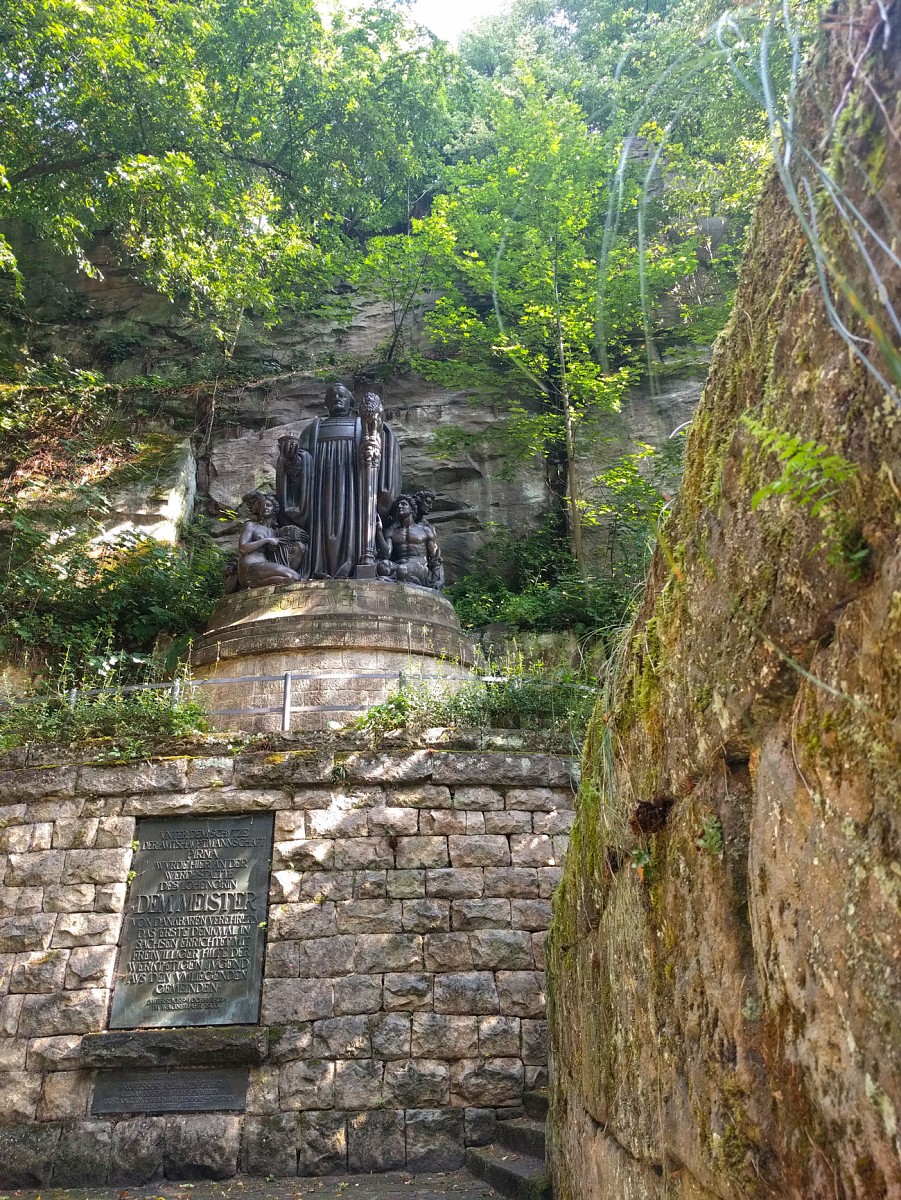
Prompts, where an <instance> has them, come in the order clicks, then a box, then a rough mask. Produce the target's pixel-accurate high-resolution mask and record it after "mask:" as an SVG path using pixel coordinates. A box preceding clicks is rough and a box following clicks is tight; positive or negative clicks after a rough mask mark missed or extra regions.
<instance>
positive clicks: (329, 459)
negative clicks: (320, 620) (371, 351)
mask: <svg viewBox="0 0 901 1200" xmlns="http://www.w3.org/2000/svg"><path fill="white" fill-rule="evenodd" d="M325 405H326V409H327V410H328V416H326V417H317V418H316V419H315V420H314V421H311V422H310V424H309V425H307V427H306V428H305V429H304V430H303V431H302V432H301V433H298V434H294V433H289V434H285V435H284V436H283V437H281V438H279V442H278V448H279V456H278V463H277V465H276V471H275V495H274V496H273V495H268V494H266V493H263V492H259V491H255V492H248V494H247V495H246V496H245V497H244V503H245V504H246V506H247V507H248V508H249V509H250V511H251V513H252V519H251V520H249V521H246V522H245V523H244V526H243V528H242V530H241V536H240V539H239V543H238V561H237V568H236V569H235V568H232V570H231V575H230V586H229V590H230V591H237V590H238V589H241V588H256V587H267V586H271V585H273V584H278V583H292V582H302V581H304V580H319V579H377V580H382V581H385V582H396V583H413V584H416V585H418V586H419V587H426V588H431V589H433V590H435V591H440V590H441V588H442V586H443V584H444V568H443V566H442V562H441V553H440V551H439V549H438V542H437V539H436V537H435V530H434V529H433V528H432V526H431V524H429V523H428V521H427V519H426V518H427V516H428V514H429V512H430V510H431V507H432V504H433V502H434V499H435V494H434V492H431V491H427V490H426V491H420V492H417V493H416V494H415V496H407V495H404V494H403V492H402V490H401V489H402V484H403V474H402V471H401V457H400V447H399V446H398V444H397V438H396V437H395V436H394V433H393V432H392V430H391V429H390V428H389V427H388V426H387V425H386V424H385V420H384V409H383V407H382V401H381V399H380V397H379V396H378V395H376V393H375V392H367V393H366V395H365V396H364V397H363V399H362V401H361V402H360V404H359V405H358V406H355V401H354V397H353V396H352V394H351V393H350V391H349V390H348V389H347V388H346V387H344V386H343V384H339V383H336V384H332V385H331V386H330V387H329V388H328V390H327V391H326V394H325ZM355 408H356V411H355Z"/></svg>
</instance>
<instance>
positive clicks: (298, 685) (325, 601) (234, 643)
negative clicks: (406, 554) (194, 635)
mask: <svg viewBox="0 0 901 1200" xmlns="http://www.w3.org/2000/svg"><path fill="white" fill-rule="evenodd" d="M472 661H473V651H472V647H471V645H470V644H469V643H468V642H467V641H466V640H465V639H464V638H463V635H462V633H461V631H460V623H459V621H458V620H457V615H456V613H455V612H454V609H453V606H452V605H451V603H450V601H448V600H445V599H444V597H443V596H441V595H439V594H438V593H437V592H433V591H429V590H428V589H426V588H420V587H415V586H413V585H412V584H396V583H383V582H380V581H376V580H364V579H348V580H338V579H327V580H321V581H316V582H311V583H293V584H284V585H281V586H279V587H267V588H253V589H250V590H248V591H243V592H238V593H237V594H235V595H232V596H226V597H224V599H222V600H221V601H220V602H219V604H218V605H217V607H216V609H215V611H214V612H213V615H212V617H211V619H210V624H209V627H208V628H207V631H206V633H205V634H204V635H203V637H202V638H200V639H199V641H198V642H196V643H195V645H194V650H193V653H192V664H193V673H194V676H195V677H196V678H210V679H221V680H222V681H223V682H222V683H217V684H209V685H207V686H205V687H204V688H203V690H202V695H203V696H204V700H205V703H206V705H207V707H208V708H209V710H210V713H211V714H213V715H211V718H210V721H211V724H212V725H213V726H214V727H216V728H228V729H245V730H255V731H272V730H277V729H280V728H281V727H282V715H281V708H282V701H283V695H284V676H285V673H286V672H288V671H290V672H291V674H292V679H291V690H292V708H293V709H294V710H295V711H294V712H292V716H291V728H292V729H293V728H301V729H328V728H333V727H336V726H339V725H342V724H346V723H347V721H348V720H350V719H352V718H353V717H355V716H358V715H359V714H360V712H361V711H363V710H365V709H366V708H368V707H369V706H370V705H372V704H375V703H378V702H379V701H380V700H384V699H385V698H386V697H387V696H388V695H390V694H391V693H392V692H394V691H396V690H397V687H398V684H399V682H400V680H401V679H402V678H404V679H410V680H414V679H417V678H418V679H422V681H423V683H428V684H431V685H434V686H440V684H441V681H442V680H444V681H447V683H448V684H449V685H450V686H453V682H454V681H462V680H465V679H467V678H468V677H469V673H470V668H471V666H472ZM243 676H266V677H268V678H265V679H262V680H257V681H255V682H253V683H251V682H243V683H237V682H228V681H230V680H236V679H238V678H240V677H243ZM354 676H363V678H359V677H357V678H355V677H354ZM242 708H252V709H257V710H267V709H277V710H278V711H275V712H268V711H257V712H255V713H245V714H238V713H235V712H234V711H227V712H223V711H222V710H235V709H242ZM298 709H299V710H300V711H297V710H298ZM217 712H218V713H219V715H215V714H216V713H217Z"/></svg>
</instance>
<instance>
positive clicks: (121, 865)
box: [66, 844, 132, 883]
mask: <svg viewBox="0 0 901 1200" xmlns="http://www.w3.org/2000/svg"><path fill="white" fill-rule="evenodd" d="M131 854H132V851H131V845H130V844H129V846H127V847H125V848H124V849H120V850H68V851H67V852H66V880H67V881H68V882H69V883H122V882H123V881H124V880H125V878H126V876H127V875H128V870H129V867H130V865H131Z"/></svg>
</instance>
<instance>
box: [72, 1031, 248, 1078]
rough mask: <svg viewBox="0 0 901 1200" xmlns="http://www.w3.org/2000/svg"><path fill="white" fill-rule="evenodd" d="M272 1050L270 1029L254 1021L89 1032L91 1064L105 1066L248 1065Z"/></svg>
mask: <svg viewBox="0 0 901 1200" xmlns="http://www.w3.org/2000/svg"><path fill="white" fill-rule="evenodd" d="M268 1053H269V1043H268V1039H267V1037H266V1031H265V1030H263V1029H260V1028H258V1027H257V1026H253V1025H200V1026H196V1027H193V1028H191V1027H188V1028H184V1029H134V1030H128V1031H122V1032H105V1033H100V1034H87V1035H85V1037H83V1038H82V1039H81V1058H82V1061H83V1062H84V1064H85V1065H87V1066H90V1067H95V1068H99V1069H104V1068H106V1069H111V1070H122V1069H123V1068H130V1069H135V1068H141V1067H150V1068H165V1067H209V1066H220V1067H222V1066H244V1065H247V1064H250V1065H257V1064H259V1063H261V1062H263V1061H264V1060H265V1059H266V1057H267V1055H268Z"/></svg>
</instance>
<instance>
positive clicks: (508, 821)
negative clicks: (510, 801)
mask: <svg viewBox="0 0 901 1200" xmlns="http://www.w3.org/2000/svg"><path fill="white" fill-rule="evenodd" d="M485 832H486V833H508V834H509V833H531V832H532V814H531V812H519V811H518V810H510V809H503V810H501V811H500V812H487V813H485Z"/></svg>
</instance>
